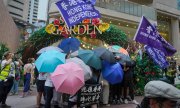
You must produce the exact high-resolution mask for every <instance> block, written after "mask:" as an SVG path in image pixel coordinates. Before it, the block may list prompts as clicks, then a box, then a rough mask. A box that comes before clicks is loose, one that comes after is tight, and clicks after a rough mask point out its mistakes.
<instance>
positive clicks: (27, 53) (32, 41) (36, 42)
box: [18, 27, 63, 62]
mask: <svg viewBox="0 0 180 108" xmlns="http://www.w3.org/2000/svg"><path fill="white" fill-rule="evenodd" d="M62 38H63V37H62V36H60V35H52V34H48V33H47V32H46V31H45V27H44V28H41V29H40V30H38V31H36V32H34V33H33V34H32V35H31V37H30V38H29V39H28V40H27V41H26V42H24V43H23V44H22V45H21V47H20V48H19V50H18V53H21V54H22V55H23V61H24V62H26V60H27V59H28V58H30V57H36V56H37V55H36V53H37V51H39V50H40V49H41V48H43V47H46V46H49V45H51V44H53V43H54V42H56V41H58V40H60V39H62Z"/></svg>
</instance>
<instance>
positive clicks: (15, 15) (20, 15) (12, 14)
mask: <svg viewBox="0 0 180 108" xmlns="http://www.w3.org/2000/svg"><path fill="white" fill-rule="evenodd" d="M9 13H10V14H12V15H15V16H19V17H22V15H19V14H16V13H14V12H9Z"/></svg>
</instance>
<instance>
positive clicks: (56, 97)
mask: <svg viewBox="0 0 180 108" xmlns="http://www.w3.org/2000/svg"><path fill="white" fill-rule="evenodd" d="M61 97H62V93H60V92H57V91H56V90H55V89H54V91H53V106H54V108H61V107H59V105H60V104H61Z"/></svg>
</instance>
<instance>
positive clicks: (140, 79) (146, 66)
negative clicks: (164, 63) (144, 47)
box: [134, 52, 163, 95]
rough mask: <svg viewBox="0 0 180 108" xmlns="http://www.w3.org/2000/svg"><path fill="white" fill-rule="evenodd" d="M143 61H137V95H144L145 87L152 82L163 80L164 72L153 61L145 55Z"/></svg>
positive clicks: (138, 59)
mask: <svg viewBox="0 0 180 108" xmlns="http://www.w3.org/2000/svg"><path fill="white" fill-rule="evenodd" d="M142 58H143V59H142V60H140V58H139V57H137V59H136V67H135V71H134V72H135V76H136V85H135V86H136V94H137V95H142V94H143V92H144V86H145V85H146V83H147V82H149V81H151V80H156V79H159V78H162V74H163V73H162V70H161V69H160V68H159V67H158V66H157V65H156V64H155V63H154V62H153V60H152V59H151V58H150V57H149V56H148V55H147V53H146V52H144V53H143V57H142Z"/></svg>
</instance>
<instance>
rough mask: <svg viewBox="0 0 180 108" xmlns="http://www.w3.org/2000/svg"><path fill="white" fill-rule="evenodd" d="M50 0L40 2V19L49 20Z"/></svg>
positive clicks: (40, 0)
mask: <svg viewBox="0 0 180 108" xmlns="http://www.w3.org/2000/svg"><path fill="white" fill-rule="evenodd" d="M47 7H48V0H39V7H38V19H41V20H47Z"/></svg>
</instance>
